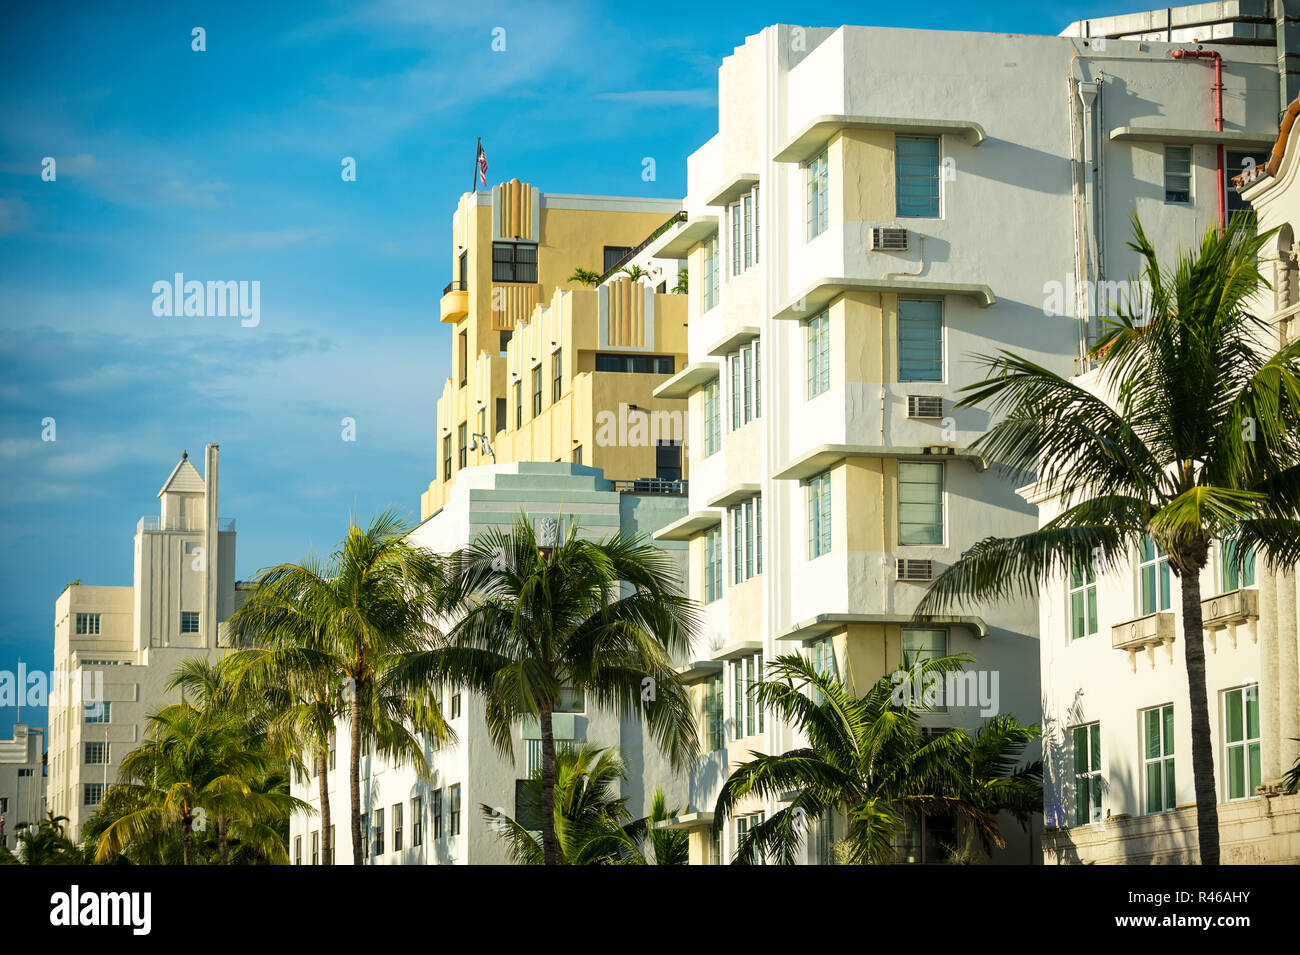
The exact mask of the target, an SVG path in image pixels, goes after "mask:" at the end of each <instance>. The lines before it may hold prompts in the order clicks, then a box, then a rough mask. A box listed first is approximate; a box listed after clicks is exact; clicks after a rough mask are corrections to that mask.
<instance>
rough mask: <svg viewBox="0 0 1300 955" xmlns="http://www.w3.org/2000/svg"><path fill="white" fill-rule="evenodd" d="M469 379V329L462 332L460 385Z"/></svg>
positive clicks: (462, 385) (463, 385)
mask: <svg viewBox="0 0 1300 955" xmlns="http://www.w3.org/2000/svg"><path fill="white" fill-rule="evenodd" d="M468 379H469V330H468V329H466V330H465V331H463V332H461V333H460V386H461V387H462V388H464V387H465V382H466V381H467V380H468Z"/></svg>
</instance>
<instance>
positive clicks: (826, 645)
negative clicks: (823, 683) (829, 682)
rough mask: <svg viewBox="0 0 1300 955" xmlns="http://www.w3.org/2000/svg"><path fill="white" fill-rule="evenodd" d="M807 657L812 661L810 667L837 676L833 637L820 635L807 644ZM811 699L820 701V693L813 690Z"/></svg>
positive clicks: (816, 701) (837, 669)
mask: <svg viewBox="0 0 1300 955" xmlns="http://www.w3.org/2000/svg"><path fill="white" fill-rule="evenodd" d="M808 659H809V662H811V663H812V668H813V669H814V670H816V671H817V672H818V673H823V674H826V675H827V676H830V677H835V678H837V679H838V678H839V667H838V665H837V664H836V663H835V640H834V638H833V637H821V638H819V639H817V640H814V641H813V642H812V643H810V644H808ZM812 699H813V702H814V703H821V702H822V695H821V693H820V692H819V691H817V690H813V691H812Z"/></svg>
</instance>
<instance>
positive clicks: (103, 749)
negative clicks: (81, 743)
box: [85, 743, 108, 766]
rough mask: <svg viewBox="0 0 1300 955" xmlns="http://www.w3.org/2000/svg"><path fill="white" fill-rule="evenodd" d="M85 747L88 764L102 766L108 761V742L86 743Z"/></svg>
mask: <svg viewBox="0 0 1300 955" xmlns="http://www.w3.org/2000/svg"><path fill="white" fill-rule="evenodd" d="M85 747H86V764H87V765H88V766H102V765H104V764H105V763H107V762H108V744H107V743H86V744H85Z"/></svg>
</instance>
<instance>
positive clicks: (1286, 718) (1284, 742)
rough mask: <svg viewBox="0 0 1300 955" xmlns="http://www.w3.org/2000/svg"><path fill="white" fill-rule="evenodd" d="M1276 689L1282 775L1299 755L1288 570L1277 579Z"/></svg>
mask: <svg viewBox="0 0 1300 955" xmlns="http://www.w3.org/2000/svg"><path fill="white" fill-rule="evenodd" d="M1277 590H1278V633H1277V649H1278V653H1277V686H1278V718H1279V722H1280V723H1281V726H1280V729H1279V735H1278V742H1277V748H1278V753H1279V756H1280V760H1281V765H1280V766H1279V768H1278V772H1279V774H1281V773H1285V772H1286V771H1287V770H1289V769H1290V768H1291V767H1292V766H1294V765H1295V761H1296V757H1297V756H1298V755H1300V743H1297V742H1296V739H1297V738H1300V664H1298V663H1297V639H1298V636H1300V631H1297V629H1296V574H1295V571H1294V570H1293V569H1292V570H1288V571H1287V572H1286V573H1285V574H1282V575H1281V576H1279V577H1278V582H1277Z"/></svg>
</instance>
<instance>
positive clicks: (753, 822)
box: [736, 812, 765, 865]
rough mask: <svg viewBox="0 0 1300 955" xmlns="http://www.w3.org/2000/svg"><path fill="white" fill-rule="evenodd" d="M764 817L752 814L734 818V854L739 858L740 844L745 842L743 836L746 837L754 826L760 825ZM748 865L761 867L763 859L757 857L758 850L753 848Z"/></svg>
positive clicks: (758, 813) (759, 813)
mask: <svg viewBox="0 0 1300 955" xmlns="http://www.w3.org/2000/svg"><path fill="white" fill-rule="evenodd" d="M764 815H765V814H764V813H761V812H757V813H754V814H753V815H752V816H738V817H736V852H737V856H739V852H740V846H741V844H742V843H743V842H744V840H745V835H746V834H747V833H749V832H750V831H751V830H753V829H754V828H755V827H756V826H758V825H760V824H761V823H762V822H763V819H764ZM749 863H750V865H762V864H763V859H762V858H761V856H760V855H759V853H758V849H757V848H755V849H754V850H753V852H752V853H751V854H750V856H749Z"/></svg>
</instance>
